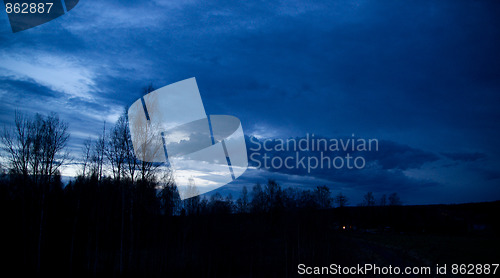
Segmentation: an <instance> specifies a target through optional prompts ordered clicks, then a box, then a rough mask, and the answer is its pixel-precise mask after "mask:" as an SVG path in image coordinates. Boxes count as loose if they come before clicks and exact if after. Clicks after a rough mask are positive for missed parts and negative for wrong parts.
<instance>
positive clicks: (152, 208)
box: [0, 113, 401, 274]
mask: <svg viewBox="0 0 500 278" xmlns="http://www.w3.org/2000/svg"><path fill="white" fill-rule="evenodd" d="M0 137H1V138H0V139H1V142H2V145H3V152H2V158H3V166H4V167H2V169H3V170H2V175H1V179H0V184H1V186H0V188H1V189H0V190H1V192H0V193H1V198H2V199H1V203H2V206H3V207H2V214H3V219H4V220H5V221H7V223H8V224H9V227H8V229H7V231H9V232H10V233H11V238H12V239H14V240H13V241H12V242H11V244H12V245H13V246H12V250H15V251H13V252H14V253H16V254H17V255H18V256H14V257H15V258H21V259H20V262H18V263H20V264H21V265H24V266H26V265H27V266H30V267H32V269H33V270H34V271H38V272H40V271H41V270H43V269H44V266H45V268H50V266H52V264H54V263H55V262H57V261H67V268H68V270H69V271H70V272H72V271H73V269H80V270H81V269H85V270H86V271H88V272H90V273H94V274H96V273H97V272H98V271H99V267H98V266H99V265H100V263H102V262H103V260H106V258H107V257H106V256H107V255H105V254H109V252H110V250H115V251H114V252H115V253H116V254H117V255H116V256H115V257H116V261H115V262H114V263H113V264H114V265H116V266H117V270H116V271H117V272H118V273H123V272H124V271H127V270H130V269H129V268H130V266H131V265H134V262H137V261H138V260H140V255H141V254H140V252H139V250H140V249H141V248H143V246H147V245H148V244H149V243H148V240H149V239H148V235H149V234H150V233H151V230H152V229H158V227H157V225H158V223H157V221H158V219H162V221H165V219H167V220H166V221H167V223H173V222H175V221H178V220H173V219H175V218H176V217H183V216H194V217H196V216H202V215H229V214H251V215H259V214H276V213H281V212H285V211H309V210H317V209H327V208H331V207H334V206H337V207H344V206H346V205H348V199H347V197H346V196H345V195H344V194H342V193H338V195H336V196H332V192H331V190H330V188H329V187H328V186H324V185H323V186H317V187H315V188H314V189H309V190H302V189H297V188H292V187H287V188H283V187H282V186H281V185H279V184H278V183H277V182H276V181H274V180H269V181H267V183H266V184H264V185H261V184H260V183H257V184H255V185H254V186H253V187H252V188H251V189H250V190H248V188H247V187H245V186H244V187H242V190H241V194H240V196H238V198H236V199H233V197H232V196H231V195H228V196H225V197H224V196H222V195H221V194H220V193H215V194H212V195H211V196H210V197H207V196H195V197H192V198H189V199H185V200H183V201H181V199H180V196H179V192H178V189H177V187H176V185H175V181H174V180H173V177H172V172H171V170H170V169H169V168H168V167H165V166H164V165H162V164H159V163H151V162H145V161H141V160H138V159H137V158H136V156H135V154H134V148H133V144H132V139H131V136H130V131H129V128H128V120H127V117H126V115H122V116H121V117H120V118H119V119H118V121H117V122H116V123H115V124H114V125H113V126H112V127H111V128H110V129H109V130H108V129H107V128H106V124H104V125H103V128H102V132H101V133H100V134H99V136H97V138H96V139H91V138H89V139H87V140H85V142H84V144H83V147H82V151H81V156H82V157H81V159H79V160H80V161H81V162H80V163H79V165H80V169H79V173H78V176H77V177H75V178H74V179H73V180H71V181H70V182H69V183H68V184H66V185H65V184H63V183H62V181H61V167H63V166H64V165H65V164H67V163H69V162H71V157H70V153H69V152H68V141H69V138H70V134H69V131H68V124H67V123H66V122H64V121H62V120H60V119H59V117H58V115H57V114H49V115H46V116H44V115H40V114H36V115H34V116H29V115H24V114H21V113H16V114H15V117H14V125H13V126H12V127H10V128H8V127H5V128H4V129H3V132H2V133H1V136H0ZM364 199H365V202H364V204H363V205H365V206H375V205H377V204H376V202H375V199H374V197H373V193H371V192H369V193H368V194H367V195H365V197H364ZM388 200H389V201H387V200H386V197H385V195H384V196H382V198H381V200H380V202H379V204H378V205H400V204H401V202H400V201H399V197H398V196H397V194H392V195H390V196H389V199H388ZM169 219H170V220H169ZM169 221H170V222H169ZM177 236H181V235H177ZM16 239H17V240H16ZM60 242H64V244H58V243H60Z"/></svg>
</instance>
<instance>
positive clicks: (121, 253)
mask: <svg viewBox="0 0 500 278" xmlns="http://www.w3.org/2000/svg"><path fill="white" fill-rule="evenodd" d="M121 191H122V213H121V216H122V223H121V230H120V274H122V273H123V239H124V234H125V190H124V189H123V187H121Z"/></svg>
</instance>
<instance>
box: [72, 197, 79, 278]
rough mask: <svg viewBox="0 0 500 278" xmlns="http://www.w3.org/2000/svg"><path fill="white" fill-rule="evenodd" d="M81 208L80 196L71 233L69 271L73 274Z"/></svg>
mask: <svg viewBox="0 0 500 278" xmlns="http://www.w3.org/2000/svg"><path fill="white" fill-rule="evenodd" d="M79 210H80V198H78V202H77V204H76V213H75V220H74V221H73V233H72V235H71V248H70V254H69V273H70V274H73V253H74V250H75V234H76V225H77V223H78V211H79Z"/></svg>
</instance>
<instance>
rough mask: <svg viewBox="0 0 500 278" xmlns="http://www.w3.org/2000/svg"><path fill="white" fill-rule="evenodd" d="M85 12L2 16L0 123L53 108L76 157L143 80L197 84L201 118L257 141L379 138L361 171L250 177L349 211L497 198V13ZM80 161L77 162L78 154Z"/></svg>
mask: <svg viewBox="0 0 500 278" xmlns="http://www.w3.org/2000/svg"><path fill="white" fill-rule="evenodd" d="M309 2H310V1H272V2H270V1H241V2H240V1H149V2H147V3H146V1H123V0H121V1H118V0H116V1H89V0H81V1H80V3H79V4H78V5H77V6H76V7H75V8H74V9H73V10H72V11H70V12H69V13H67V14H65V15H63V16H61V17H59V18H57V19H55V20H53V21H51V22H49V23H46V24H43V25H40V26H38V27H35V28H33V29H29V30H26V31H22V32H19V33H15V34H13V33H12V31H11V29H10V26H9V23H8V18H7V15H6V13H3V12H2V13H1V16H0V98H1V102H0V103H1V104H0V123H2V124H10V123H11V122H12V118H13V111H14V110H16V109H17V110H20V111H24V112H29V113H34V112H41V113H46V112H49V111H55V112H58V113H59V114H60V116H61V118H63V119H64V120H66V121H68V122H69V123H70V128H71V132H72V142H71V147H72V148H73V149H74V150H78V149H79V144H80V143H81V140H82V139H83V138H86V137H87V136H88V135H89V134H90V135H95V134H97V133H98V132H99V130H100V128H101V125H102V121H104V120H106V121H107V122H114V121H115V120H116V119H117V117H118V116H119V115H120V114H121V113H122V112H123V111H124V109H125V107H127V106H128V105H130V104H131V103H132V102H133V101H135V100H136V99H137V98H138V97H139V96H140V95H141V88H142V87H144V86H146V85H147V84H149V83H152V84H153V85H155V86H156V87H162V86H165V85H168V84H171V83H174V82H176V81H180V80H183V79H186V78H189V77H196V79H197V82H198V86H199V88H200V92H201V95H202V98H203V100H204V104H205V109H206V111H207V113H208V114H228V115H234V116H237V117H238V118H240V120H241V122H242V126H243V130H244V132H245V134H246V135H255V136H258V137H259V138H288V137H289V136H297V137H302V136H305V134H306V133H309V134H312V133H314V134H319V135H321V136H325V137H329V138H339V137H344V136H350V135H351V134H352V133H354V134H356V136H360V137H364V138H378V139H379V140H381V142H383V143H381V145H380V152H379V153H378V154H375V155H374V156H373V157H371V160H370V161H371V162H373V163H372V164H371V165H370V167H368V168H367V169H365V170H363V171H357V172H352V171H351V172H345V171H329V172H321V173H313V174H311V175H301V174H300V173H291V172H286V173H285V172H283V173H282V172H268V171H263V170H249V171H248V172H247V173H246V174H244V176H242V177H241V178H240V179H239V180H238V182H236V183H235V184H232V185H228V186H226V188H225V189H224V190H226V191H228V192H231V191H232V190H234V191H236V190H239V188H238V186H240V185H241V184H244V183H246V184H252V183H254V182H255V181H256V180H260V181H261V182H265V178H267V177H273V178H276V179H277V180H278V182H281V183H282V184H285V185H297V186H299V185H300V186H312V185H316V184H319V183H322V184H327V185H329V186H331V187H332V188H333V190H334V191H336V192H338V191H343V192H345V193H347V194H348V196H350V198H351V204H356V203H357V202H359V200H360V194H364V193H365V192H366V191H373V192H374V193H375V195H376V196H380V195H381V194H384V193H391V192H399V193H400V195H401V196H402V199H403V201H404V202H405V203H407V204H423V203H454V202H469V201H491V200H497V199H500V159H499V155H500V148H499V147H498V141H499V140H498V138H499V136H500V109H499V108H500V107H499V105H500V53H499V49H500V16H499V15H500V3H499V2H498V1H324V2H316V3H309ZM75 152H76V151H75Z"/></svg>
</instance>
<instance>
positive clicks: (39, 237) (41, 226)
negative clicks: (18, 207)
mask: <svg viewBox="0 0 500 278" xmlns="http://www.w3.org/2000/svg"><path fill="white" fill-rule="evenodd" d="M43 191H44V190H43V186H42V200H41V206H40V230H39V232H38V257H37V264H36V269H37V272H38V273H40V266H41V265H40V262H41V253H42V231H43V214H44V206H45V194H44V192H43Z"/></svg>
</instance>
